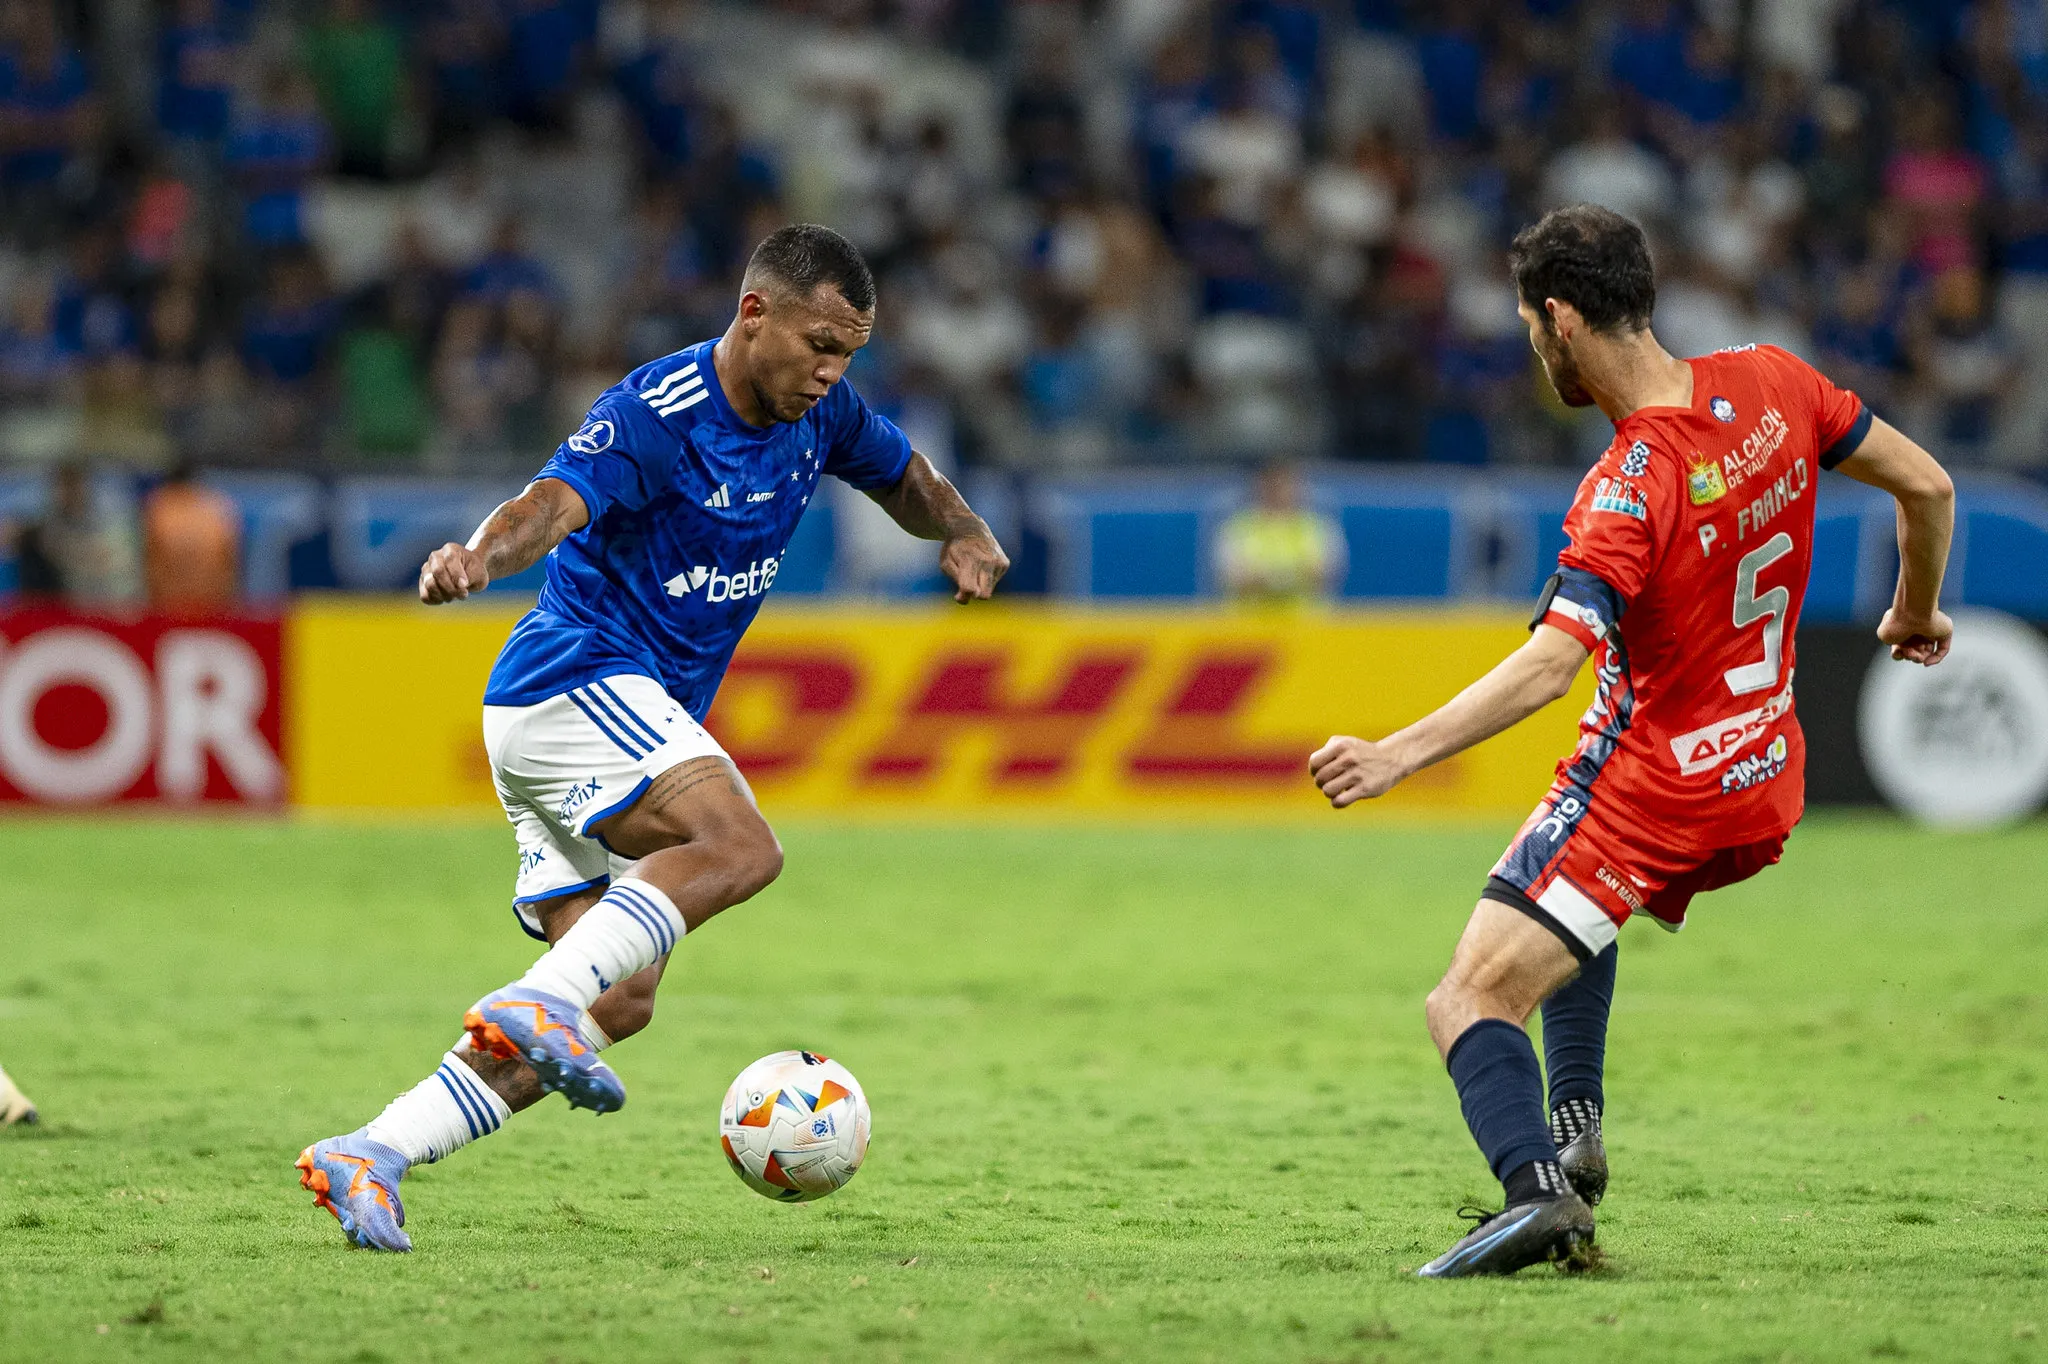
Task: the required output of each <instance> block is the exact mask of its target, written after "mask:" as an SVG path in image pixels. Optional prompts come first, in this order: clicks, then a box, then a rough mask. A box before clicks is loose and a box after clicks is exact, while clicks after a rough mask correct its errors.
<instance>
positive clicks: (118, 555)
mask: <svg viewBox="0 0 2048 1364" xmlns="http://www.w3.org/2000/svg"><path fill="white" fill-rule="evenodd" d="M16 552H17V553H18V554H19V556H20V575H21V577H20V581H21V591H22V592H23V594H24V595H30V596H41V597H59V598H62V599H63V600H65V601H67V602H71V603H73V604H75V605H80V606H107V605H117V604H120V603H123V602H128V601H132V600H134V598H135V596H136V587H137V581H136V565H135V537H134V534H133V531H132V529H131V528H130V527H129V526H127V525H125V524H124V523H123V522H122V520H121V518H119V517H118V516H116V515H114V514H112V513H111V512H110V511H109V510H108V509H106V508H103V507H102V506H100V505H99V499H98V498H96V497H95V496H94V493H93V485H92V479H91V477H90V475H89V474H88V472H87V470H86V467H85V465H84V464H82V463H79V462H76V461H68V462H66V463H63V464H60V465H58V466H57V467H56V468H55V469H54V470H52V471H51V474H50V502H49V508H48V510H46V511H45V512H44V513H43V515H42V516H40V517H38V518H36V519H35V520H33V521H31V522H29V523H28V524H27V525H26V526H24V527H23V528H22V531H21V534H20V536H19V538H18V540H17V541H16Z"/></svg>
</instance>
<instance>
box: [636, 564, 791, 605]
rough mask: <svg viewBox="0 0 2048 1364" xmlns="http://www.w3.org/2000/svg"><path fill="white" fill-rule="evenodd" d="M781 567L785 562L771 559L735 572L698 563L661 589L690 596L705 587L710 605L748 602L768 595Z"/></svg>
mask: <svg viewBox="0 0 2048 1364" xmlns="http://www.w3.org/2000/svg"><path fill="white" fill-rule="evenodd" d="M781 567H782V561H781V560H780V559H778V558H772V557H771V558H767V559H762V560H759V561H758V562H755V563H751V564H748V565H747V566H746V567H745V568H743V569H740V570H738V571H736V572H733V573H726V572H724V571H723V570H720V569H716V568H706V567H704V566H703V565H702V564H699V565H697V566H696V567H694V568H689V569H685V570H684V571H683V572H681V573H678V574H676V576H675V577H673V578H670V579H669V580H668V581H667V582H665V583H663V584H662V587H663V588H664V589H666V590H667V592H668V594H669V595H670V596H671V597H687V596H689V595H690V594H691V593H693V592H695V591H696V590H697V589H699V588H703V589H704V600H705V601H707V602H713V603H716V602H727V601H745V600H746V599H747V598H749V597H758V596H760V595H761V594H762V593H763V592H766V591H767V590H768V589H769V587H771V586H772V585H773V584H774V582H775V574H776V573H777V571H779V570H780V569H781Z"/></svg>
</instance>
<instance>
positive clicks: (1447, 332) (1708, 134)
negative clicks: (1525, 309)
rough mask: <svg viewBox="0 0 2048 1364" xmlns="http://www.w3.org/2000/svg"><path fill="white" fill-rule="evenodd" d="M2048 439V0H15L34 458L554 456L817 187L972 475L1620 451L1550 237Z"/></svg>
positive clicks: (2039, 440)
mask: <svg viewBox="0 0 2048 1364" xmlns="http://www.w3.org/2000/svg"><path fill="white" fill-rule="evenodd" d="M1574 200H1592V201H1597V202H1601V203H1605V204H1609V205H1611V206H1613V207H1615V208H1617V209H1620V210H1622V211H1624V212H1626V213H1629V214H1631V215H1634V216H1636V217H1638V218H1640V219H1641V220H1643V221H1644V222H1645V223H1646V225H1648V226H1649V227H1650V228H1651V230H1652V232H1653V235H1654V237H1655V240H1656V243H1657V249H1658V253H1659V260H1660V269H1661V271H1662V280H1663V283H1662V293H1661V297H1660V304H1659V310H1658V319H1657V325H1658V330H1659V332H1660V334H1661V335H1662V336H1663V337H1664V338H1665V339H1666V341H1667V343H1668V344H1669V345H1671V346H1672V347H1673V349H1675V350H1679V351H1682V352H1688V353H1696V352H1699V351H1703V350H1707V349H1711V348H1713V347H1716V346H1720V345H1727V344H1735V343H1741V342H1746V341H1753V340H1761V341H1775V342H1778V343H1780V344H1783V345H1785V346H1787V347H1789V348H1790V349H1792V350H1795V351H1797V352H1799V353H1801V354H1803V355H1805V356H1807V357H1809V358H1811V359H1813V360H1815V361H1817V362H1818V363H1820V364H1821V365H1822V366H1823V367H1824V368H1826V369H1828V370H1829V371H1830V372H1831V373H1832V374H1833V375H1834V377H1836V378H1837V379H1838V380H1839V381H1841V382H1844V383H1847V384H1851V385H1853V386H1854V387H1856V388H1857V389H1859V390H1860V391H1861V392H1862V393H1864V394H1865V395H1866V396H1867V397H1868V398H1869V399H1870V400H1871V401H1872V402H1873V404H1874V405H1875V406H1876V407H1877V408H1878V409H1879V410H1880V411H1882V412H1884V413H1885V414H1886V415H1888V416H1890V417H1891V418H1892V419H1893V420H1895V421H1897V422H1898V423H1900V424H1901V425H1903V426H1905V427H1906V428H1907V429H1909V430H1911V431H1912V432H1913V433H1915V434H1916V435H1918V436H1919V437H1920V438H1921V439H1922V440H1923V441H1924V442H1926V443H1927V444H1928V445H1929V446H1930V447H1931V448H1933V449H1935V450H1937V451H1938V452H1939V453H1940V454H1941V455H1943V456H1944V457H1945V458H1947V459H1950V460H1952V461H1955V462H1957V463H1960V464H1965V465H1968V464H1997V465H2003V466H2008V467H2013V468H2020V469H2025V468H2028V467H2029V466H2038V465H2040V464H2042V463H2044V462H2048V435H2044V428H2048V6H2044V5H2043V4H2042V3H2040V0H1982V2H1981V3H1963V0H1890V2H1889V3H1871V2H1869V0H1749V2H1748V3H1744V0H1699V2H1698V3H1696V4H1692V5H1687V4H1683V3H1676V2H1675V0H1607V2H1602V0H1587V2H1586V3H1575V2H1574V0H1503V3H1499V4H1492V5H1486V4H1480V3H1476V2H1475V0H1432V2H1431V3H1423V0H1321V2H1319V0H1234V2H1219V3H1202V0H1095V2H1094V3H1087V2H1085V0H1007V2H1006V0H781V2H780V3H774V4H753V5H715V4H702V3H692V2H691V0H409V2H408V3H397V2H396V0H392V2H391V3H383V4H380V3H379V0H297V2H295V3H290V2H287V0H269V2H268V3H263V2H260V0H166V3H162V4H149V3H146V0H0V298H4V302H5V307H4V313H0V459H4V460H6V461H14V462H36V461H45V462H47V461H59V460H63V459H67V458H80V457H85V458H91V459H94V460H99V461H108V462H113V463H117V464H125V465H130V466H133V467H136V468H138V469H144V470H151V469H159V470H160V469H165V468H169V467H171V466H173V465H177V464H181V463H189V462H197V463H200V464H205V465H214V466H228V467H234V466H242V467H248V466H270V467H280V466H281V467H290V468H297V469H310V470H334V469H363V468H389V469H394V470H416V469H424V470H430V471H447V472H476V473H506V472H511V471H513V470H521V471H523V470H526V469H530V468H531V467H533V466H534V465H536V464H537V463H538V462H539V461H540V460H541V459H542V458H544V456H545V453H546V451H547V450H548V449H550V448H551V447H552V446H553V444H554V443H555V441H556V440H558V439H559V438H560V436H561V434H562V433H563V432H564V431H567V430H570V429H573V428H574V427H575V425H576V424H577V422H578V421H579V420H580V417H581V414H582V412H583V410H584V408H585V407H586V406H587V405H588V403H589V402H590V401H591V399H592V398H593V397H594V396H595V395H596V393H597V392H598V391H599V390H600V389H602V388H603V387H604V386H605V385H607V384H608V383H610V382H612V381H613V380H614V379H616V378H617V376H618V375H619V374H621V373H623V372H624V371H625V370H626V369H627V368H629V367H630V366H631V365H632V364H635V363H638V362H639V361H640V360H641V359H644V358H646V357H648V356H650V355H654V354H657V353H660V352H664V351H666V350H669V349H672V348H674V347H677V346H679V345H682V344H684V343H687V342H689V341H691V340H694V339H697V338H699V337H702V336H705V335H708V334H712V333H714V332H716V331H718V330H721V329H722V328H723V326H724V324H725V321H726V320H727V318H728V317H729V314H730V307H731V301H732V297H733V293H734V284H735V280H736V277H737V273H738V269H739V267H740V265H741V264H742V262H743V261H744V258H745V254H746V251H747V249H748V247H749V245H750V244H751V243H752V242H753V241H754V240H755V239H756V238H757V237H758V236H759V235H760V234H761V233H762V232H764V231H765V230H767V229H768V228H769V227H771V226H773V225H774V224H776V223H778V222H781V221H785V220H790V219H811V220H817V221H823V222H828V223H831V224H833V225H835V226H837V227H839V228H841V229H842V230H844V231H846V232H847V233H848V234H849V235H851V236H853V237H854V238H855V239H856V240H857V241H858V242H859V243H860V245H861V246H862V247H863V248H865V249H866V250H867V251H868V252H869V253H870V255H871V258H872V259H873V260H874V262H875V263H876V265H877V269H878V274H879V276H880V277H881V280H882V302H881V309H880V326H879V330H878V332H877V339H876V341H875V343H874V344H873V346H872V347H871V348H870V350H869V352H868V353H867V354H865V355H864V356H863V357H862V358H861V360H860V362H859V364H858V366H857V367H856V370H855V372H854V378H855V380H856V382H858V383H859V384H860V385H861V386H862V388H863V390H864V392H866V393H868V394H869V395H870V397H871V398H872V399H874V400H875V401H876V402H877V404H878V405H879V406H881V407H882V408H884V410H887V411H890V412H892V413H893V414H894V415H896V416H897V417H898V419H899V420H900V421H901V422H902V423H903V424H904V425H905V426H906V428H908V429H909V430H910V431H911V433H912V435H913V437H914V438H915V439H916V440H917V442H918V443H919V445H920V446H921V447H922V448H924V449H926V450H927V451H929V452H931V453H933V454H934V455H935V456H936V457H938V458H940V459H941V460H942V461H946V462H951V463H953V464H955V465H966V466H974V465H984V466H995V467H998V468H1003V469H1014V470H1019V471H1026V472H1040V471H1043V472H1060V471H1068V470H1076V469H1087V468H1091V467H1096V466H1101V465H1105V464H1116V463H1132V462H1155V463H1156V462H1165V461H1177V460H1187V459H1196V458H1208V459H1232V458H1237V459H1243V458H1270V457H1273V456H1276V455H1279V456H1288V457H1305V458H1334V459H1348V460H1375V461H1388V460H1409V461H1414V460H1426V461H1443V462H1452V463H1464V464H1474V463H1511V464H1557V465H1563V464H1570V463H1572V462H1574V461H1576V460H1579V459H1582V458H1583V457H1584V456H1585V454H1586V452H1587V450H1588V448H1589V446H1597V445H1598V444H1600V443H1602V442H1603V441H1604V438H1605V437H1604V428H1603V426H1602V424H1601V423H1599V422H1598V421H1597V420H1596V419H1589V418H1588V417H1587V415H1586V414H1571V413H1566V412H1564V411H1563V410H1561V409H1559V408H1558V407H1556V405H1555V404H1554V402H1550V403H1548V405H1546V399H1547V398H1548V395H1547V393H1545V392H1544V391H1543V388H1542V385H1540V383H1538V382H1537V376H1536V374H1535V372H1534V371H1533V369H1532V364H1531V359H1530V355H1529V351H1528V347H1527V342H1526V338H1525V337H1524V336H1523V334H1522V332H1521V330H1520V327H1519V324H1518V323H1517V321H1516V319H1515V315H1514V299H1513V295H1512V292H1511V289H1510V287H1509V285H1508V282H1507V280H1506V278H1505V272H1504V255H1503V250H1504V246H1505V243H1506V241H1507V239H1508V237H1509V236H1511V235H1512V233H1513V231H1514V230H1515V228H1516V227H1518V226H1519V225H1520V224H1522V223H1524V222H1526V221H1527V220H1529V219H1530V218H1532V217H1533V216H1534V215H1536V214H1537V213H1539V212H1540V211H1541V210H1542V209H1544V208H1545V207H1548V206H1550V205H1553V204H1557V203H1562V202H1567V201H1574Z"/></svg>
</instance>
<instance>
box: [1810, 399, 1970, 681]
mask: <svg viewBox="0 0 2048 1364" xmlns="http://www.w3.org/2000/svg"><path fill="white" fill-rule="evenodd" d="M1836 470H1837V472H1839V473H1844V474H1847V475H1848V476H1849V477H1851V478H1853V479H1855V480H1856V481H1857V482H1859V483H1868V484H1869V485H1870V486H1872V487H1873V488H1882V489H1883V490H1884V491H1886V492H1888V493H1890V494H1891V495H1892V499H1893V500H1894V501H1895V502H1897V503H1898V509H1899V510H1898V522H1899V581H1898V586H1897V588H1896V589H1895V590H1894V592H1893V594H1892V605H1891V609H1890V610H1888V611H1886V612H1885V613H1884V620H1883V621H1882V622H1880V623H1879V624H1878V627H1877V637H1878V638H1879V639H1880V640H1882V641H1883V642H1884V643H1886V644H1889V645H1891V646H1892V657H1893V658H1895V659H1898V660H1899V661H1900V662H1902V663H1919V664H1922V665H1923V666H1926V667H1930V668H1931V667H1933V666H1934V665H1935V664H1937V663H1939V662H1941V660H1942V659H1943V658H1945V657H1946V656H1947V655H1948V646H1949V639H1950V637H1951V636H1952V635H1954V634H1955V625H1954V624H1953V623H1952V622H1951V621H1950V620H1949V618H1948V613H1947V612H1945V611H1943V610H1942V609H1941V580H1942V577H1943V575H1944V574H1945V573H1946V572H1947V570H1948V549H1949V542H1950V540H1952V539H1953V538H1954V536H1955V529H1956V487H1955V484H1954V483H1953V482H1952V481H1951V480H1950V479H1949V476H1948V472H1947V471H1946V470H1945V469H1943V468H1942V467H1941V465H1940V464H1938V463H1936V462H1935V459H1934V456H1932V455H1930V454H1928V453H1927V452H1926V451H1925V450H1923V449H1921V448H1920V447H1919V446H1918V445H1917V444H1915V443H1914V442H1913V441H1912V440H1911V439H1909V438H1908V437H1907V436H1906V435H1905V434H1904V433H1902V432H1900V431H1899V430H1897V429H1896V428H1894V427H1892V426H1891V425H1889V424H1888V423H1886V422H1883V421H1872V422H1871V424H1870V433H1869V434H1868V435H1866V436H1864V438H1863V443H1862V444H1861V445H1859V446H1857V447H1856V452H1855V453H1854V454H1852V455H1850V456H1849V457H1848V458H1847V459H1845V460H1843V461H1842V462H1841V463H1840V464H1839V465H1837V466H1836Z"/></svg>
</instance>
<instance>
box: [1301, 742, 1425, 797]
mask: <svg viewBox="0 0 2048 1364" xmlns="http://www.w3.org/2000/svg"><path fill="white" fill-rule="evenodd" d="M1308 774H1309V775H1310V776H1311V777H1313V778H1315V783H1316V785H1317V786H1318V787H1319V788H1321V790H1322V793H1323V794H1324V795H1325V796H1327V797H1329V801H1330V804H1331V806H1332V807H1333V808H1335V809H1339V810H1341V809H1343V808H1344V807H1345V806H1347V805H1356V804H1357V803H1358V802H1359V801H1361V800H1372V799H1375V798H1376V797H1379V796H1384V795H1385V794H1387V792H1389V791H1391V790H1393V789H1394V787H1395V786H1397V785H1398V784H1399V783H1400V781H1401V778H1403V777H1405V776H1407V775H1408V774H1407V772H1406V771H1405V770H1403V768H1402V766H1401V763H1400V761H1399V760H1398V759H1396V758H1395V757H1394V755H1393V753H1392V752H1390V751H1389V749H1388V746H1387V745H1386V744H1385V743H1373V742H1372V741H1371V740H1368V739H1354V738H1352V737H1351V736H1350V735H1348V734H1339V735H1336V736H1334V737H1332V738H1331V740H1330V742H1328V743H1326V744H1324V745H1323V746H1322V747H1321V748H1319V749H1317V750H1316V751H1315V752H1313V753H1311V754H1309V755H1308Z"/></svg>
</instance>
